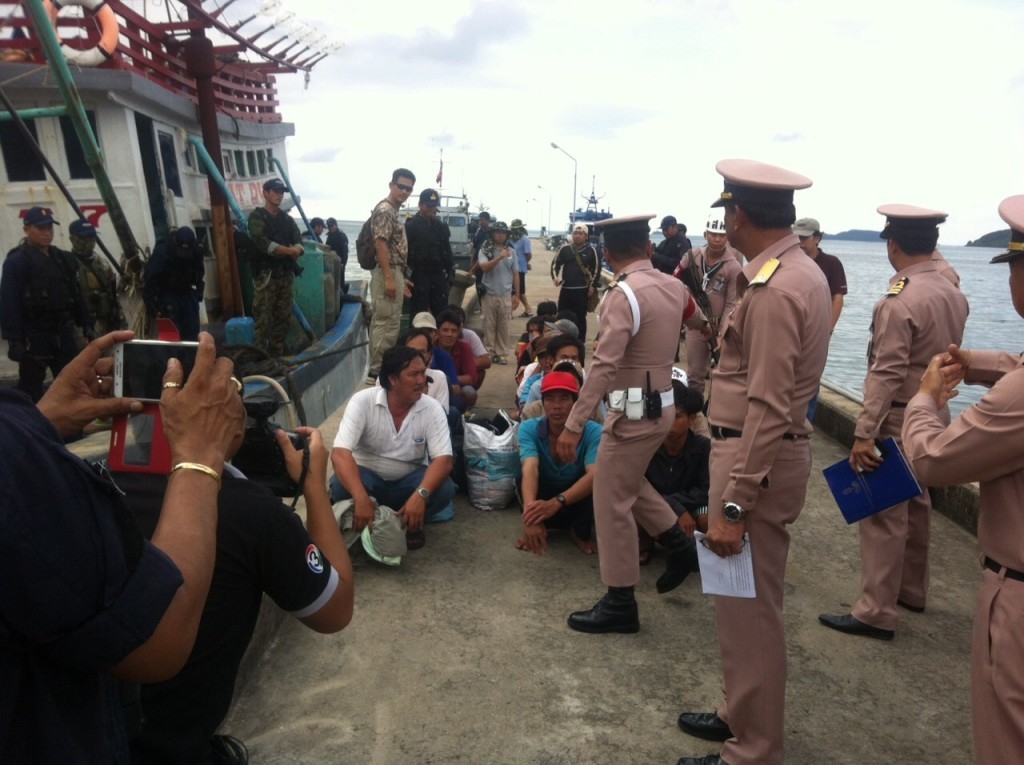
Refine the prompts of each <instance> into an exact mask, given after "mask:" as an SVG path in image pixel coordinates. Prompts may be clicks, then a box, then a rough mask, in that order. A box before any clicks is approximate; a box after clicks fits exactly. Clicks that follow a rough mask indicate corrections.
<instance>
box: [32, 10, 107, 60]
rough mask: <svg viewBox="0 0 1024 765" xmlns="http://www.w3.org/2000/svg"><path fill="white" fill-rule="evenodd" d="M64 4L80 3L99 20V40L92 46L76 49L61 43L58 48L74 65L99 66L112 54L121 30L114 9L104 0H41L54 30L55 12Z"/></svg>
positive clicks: (55, 25)
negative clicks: (85, 48)
mask: <svg viewBox="0 0 1024 765" xmlns="http://www.w3.org/2000/svg"><path fill="white" fill-rule="evenodd" d="M66 5H80V6H82V7H83V8H84V9H85V10H86V11H88V12H89V13H90V14H92V15H93V16H95V17H96V18H97V19H98V20H99V22H100V41H99V43H98V44H97V45H96V46H95V47H94V48H89V49H88V50H76V49H75V48H69V47H68V46H67V45H64V44H63V43H61V46H60V49H61V52H62V53H63V54H64V58H65V59H67V62H68V63H69V64H75V65H76V66H99V65H100V64H102V63H103V62H104V61H106V60H107V59H109V58H110V57H111V56H113V55H114V51H116V50H117V40H118V38H119V37H120V34H121V30H120V28H119V27H118V24H117V15H116V14H115V13H114V9H113V8H111V7H110V6H109V5H107V3H106V0H43V8H45V9H46V15H47V16H49V17H50V23H51V24H53V29H54V31H56V30H57V14H58V13H60V9H61V8H63V7H64V6H66Z"/></svg>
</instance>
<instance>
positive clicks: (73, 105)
mask: <svg viewBox="0 0 1024 765" xmlns="http://www.w3.org/2000/svg"><path fill="white" fill-rule="evenodd" d="M24 7H25V10H26V12H27V13H28V15H29V17H30V18H31V20H32V26H34V27H35V30H36V35H37V36H38V39H39V42H40V44H41V45H42V48H43V53H44V55H45V56H46V60H47V62H48V63H49V65H50V71H51V72H52V73H53V77H54V79H55V80H56V82H57V88H58V90H60V94H61V98H63V99H64V105H65V106H66V107H67V114H68V117H70V118H71V124H72V125H74V128H75V133H76V134H77V135H78V140H79V142H80V143H81V144H82V150H83V151H84V152H85V161H86V162H87V163H88V165H89V169H90V170H91V171H92V174H93V178H94V179H95V181H96V187H97V188H98V189H99V192H100V196H101V197H103V201H104V203H105V204H106V205H107V213H108V214H109V215H110V221H111V223H113V225H114V231H115V232H116V233H117V238H118V241H119V242H120V243H121V249H122V251H123V252H124V258H125V265H126V266H127V267H128V271H129V272H130V273H131V274H132V276H133V278H134V279H135V280H136V281H138V280H140V279H141V277H142V261H141V260H140V259H139V244H138V242H137V241H136V240H135V235H134V234H133V233H132V229H131V226H130V225H129V224H128V218H127V217H125V214H124V210H123V209H121V203H120V202H119V201H118V199H117V194H116V193H115V192H114V186H113V184H112V183H111V182H110V176H109V175H107V168H106V166H105V165H104V164H103V153H102V152H101V151H100V147H99V144H98V143H97V142H96V136H95V135H93V132H92V127H91V126H90V125H89V120H88V119H87V118H86V116H85V107H84V106H82V99H81V98H80V97H79V95H78V89H77V88H76V87H75V84H74V81H73V80H72V78H71V70H70V69H69V68H68V62H67V61H65V59H64V54H63V53H61V50H60V41H59V40H58V39H57V32H56V30H55V29H54V28H53V25H51V24H50V18H49V16H47V15H46V11H45V10H43V2H42V0H27V1H26V2H25V4H24Z"/></svg>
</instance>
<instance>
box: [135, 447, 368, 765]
mask: <svg viewBox="0 0 1024 765" xmlns="http://www.w3.org/2000/svg"><path fill="white" fill-rule="evenodd" d="M297 432H298V433H299V434H300V435H302V436H303V437H304V438H307V439H308V440H309V447H310V449H309V451H310V461H309V475H308V476H307V478H306V480H305V482H304V485H303V497H304V498H305V501H306V517H307V521H306V523H307V526H308V531H307V528H306V527H303V525H302V521H301V520H300V518H299V516H298V515H296V514H295V513H294V512H292V511H291V510H290V509H289V508H288V507H286V506H285V505H283V504H282V503H281V501H280V500H279V499H278V498H277V497H275V496H274V495H273V494H271V493H270V492H269V491H268V490H267V489H266V488H264V487H262V486H259V485H258V484H255V483H252V482H250V481H248V480H246V479H245V478H244V476H242V475H241V473H239V472H238V471H236V470H234V469H233V468H231V467H230V466H226V467H225V471H224V476H223V485H222V488H221V492H220V495H219V497H218V506H219V507H218V509H219V516H218V520H217V558H216V563H215V568H214V572H213V581H212V582H211V584H210V593H209V595H208V597H207V599H206V606H205V607H204V609H203V616H202V619H201V620H200V623H199V632H198V634H197V636H196V642H195V647H194V648H193V650H192V653H191V654H190V655H189V658H188V662H187V663H186V664H185V667H184V668H183V669H182V671H181V672H180V673H179V674H178V675H177V676H176V677H173V678H172V679H170V680H167V681H165V682H162V683H155V684H152V685H144V686H142V687H141V702H142V714H143V718H144V719H143V723H142V727H141V730H140V732H139V733H138V734H137V735H136V736H135V738H134V739H133V740H132V763H133V765H170V764H171V763H175V764H177V763H208V762H209V763H214V762H218V763H219V762H245V761H246V760H245V759H244V758H243V757H242V756H241V753H242V752H244V747H241V746H237V749H238V750H239V751H236V752H233V751H232V746H233V745H238V744H239V742H234V741H233V740H230V739H228V740H226V739H225V737H222V736H215V735H214V734H215V732H216V730H217V728H218V727H219V726H220V724H221V722H222V721H223V719H224V717H225V715H227V712H228V709H229V707H230V706H231V698H232V695H233V693H234V688H235V677H236V676H237V674H238V667H239V664H240V663H241V661H242V656H243V655H244V653H245V650H246V648H247V647H248V645H249V641H250V640H251V639H252V634H253V630H254V629H255V626H256V620H257V617H258V616H259V611H260V604H261V602H262V599H263V594H264V593H266V594H267V595H269V596H270V597H271V598H272V599H273V600H274V602H275V603H277V605H278V606H279V607H280V608H282V609H283V610H285V611H287V612H288V613H290V614H291V615H292V616H294V617H296V618H297V619H299V620H301V621H302V622H303V623H304V624H305V625H306V626H307V627H309V628H310V629H312V630H315V631H316V632H323V633H331V632H337V631H339V630H341V629H344V627H345V626H346V625H347V624H348V622H349V621H350V620H351V618H352V597H353V587H352V564H351V561H350V560H349V557H348V551H347V549H346V547H345V543H344V541H343V540H342V538H341V532H340V531H339V529H338V524H337V523H336V522H335V519H334V513H333V511H332V509H331V505H330V500H329V499H328V497H327V488H326V483H325V476H326V472H327V452H326V451H325V449H324V446H323V441H322V439H321V437H320V433H319V431H317V430H316V429H313V428H298V429H297ZM278 433H279V435H278V444H279V446H280V447H281V448H282V450H283V451H284V453H285V460H286V462H287V464H288V472H289V475H291V476H292V478H293V480H298V478H299V477H300V475H301V470H302V467H301V460H302V452H300V451H296V450H295V449H294V448H293V447H292V446H291V444H290V443H288V439H287V437H286V436H284V435H283V431H278ZM240 443H241V439H239V444H240ZM237 448H238V444H235V446H234V449H232V451H231V452H230V453H231V454H234V452H235V451H237ZM115 480H116V482H117V484H118V485H119V486H120V488H121V489H122V490H123V491H124V492H125V494H126V496H125V502H126V503H127V505H128V507H129V509H130V510H131V512H132V514H133V515H134V516H135V518H136V520H137V521H138V523H139V526H140V527H141V529H142V531H143V533H144V534H145V535H146V536H147V537H148V536H151V535H152V534H153V531H154V529H155V528H156V524H157V521H158V519H159V515H160V505H161V502H162V498H163V494H164V488H165V486H166V483H167V478H166V477H164V476H155V475H144V474H141V473H118V474H117V475H116V476H115Z"/></svg>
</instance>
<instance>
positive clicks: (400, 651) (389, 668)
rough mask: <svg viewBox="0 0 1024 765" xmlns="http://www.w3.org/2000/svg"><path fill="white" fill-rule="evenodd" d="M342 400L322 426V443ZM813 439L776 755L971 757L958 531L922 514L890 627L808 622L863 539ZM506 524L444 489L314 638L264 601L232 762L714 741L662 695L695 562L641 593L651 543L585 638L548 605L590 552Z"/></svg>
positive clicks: (690, 682) (693, 588) (795, 532)
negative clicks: (909, 600)
mask: <svg viewBox="0 0 1024 765" xmlns="http://www.w3.org/2000/svg"><path fill="white" fill-rule="evenodd" d="M535 253H536V254H535V255H534V260H533V270H532V271H531V272H530V274H529V277H528V279H527V289H528V295H529V299H530V302H531V305H532V306H533V307H534V308H536V304H537V301H538V300H541V299H546V298H552V297H554V295H555V289H554V287H553V286H552V285H551V283H550V281H549V280H548V279H547V273H548V264H549V263H550V257H551V254H550V253H547V252H545V251H544V250H543V248H542V246H541V245H540V244H539V242H535ZM517 313H518V312H517ZM471 318H472V317H471ZM471 323H472V321H471ZM590 323H591V325H592V326H593V325H596V323H597V322H596V321H591V322H590ZM524 325H525V319H516V320H515V321H514V322H513V326H514V327H515V328H516V329H517V331H519V330H520V328H521V327H523V326H524ZM592 331H593V330H592ZM588 351H589V347H588ZM513 371H514V367H513V366H511V365H510V366H509V367H496V368H493V369H492V370H491V371H490V372H489V373H488V375H487V380H486V382H485V383H484V385H483V387H482V389H481V400H480V405H479V407H478V409H479V410H481V411H484V412H493V411H496V410H497V409H498V408H500V407H510V406H511V404H512V396H513V391H514V386H513V381H512V375H513ZM834 398H838V397H834V396H830V395H829V394H828V393H826V392H824V391H823V399H822V404H821V405H820V407H819V422H820V423H821V422H827V421H828V420H829V419H830V418H834V420H835V422H837V423H841V422H843V421H845V420H844V418H843V417H842V416H840V414H838V413H840V412H841V410H842V406H840V404H841V402H836V401H833V399H834ZM854 415H855V412H854ZM340 417H341V412H340V411H339V412H338V413H335V414H334V415H333V416H332V417H330V418H329V419H328V420H327V421H326V422H324V423H323V424H322V425H321V430H322V431H323V433H324V437H325V440H326V441H327V443H328V444H330V443H331V442H332V441H333V438H334V434H335V432H336V430H337V427H338V423H339V422H340ZM829 429H830V431H831V432H836V433H840V428H839V426H838V425H836V426H829ZM840 439H841V440H842V436H841V434H840ZM812 447H813V455H814V468H813V471H812V477H811V482H810V485H809V487H808V495H807V503H806V506H805V508H804V511H803V513H802V515H801V517H800V519H799V520H798V521H797V523H795V524H794V525H793V526H792V527H791V532H792V545H791V549H790V555H789V567H788V571H787V576H786V622H787V634H788V641H789V659H790V661H789V685H788V693H787V708H786V746H787V756H786V762H787V763H792V764H793V765H812V764H813V765H817V764H819V763H831V764H832V765H847V764H848V765H854V764H857V765H860V764H861V763H865V762H904V763H925V762H943V763H947V762H948V763H970V762H973V755H972V745H971V735H970V718H969V701H968V656H969V651H970V629H971V622H972V619H973V603H974V593H975V590H976V587H977V584H978V582H979V579H980V574H979V564H978V558H977V548H976V540H975V539H974V537H973V536H972V535H971V534H970V533H968V531H966V530H965V529H964V528H963V527H962V526H961V525H958V524H957V523H954V522H953V521H951V520H949V519H947V518H946V517H944V516H942V515H940V514H938V513H936V514H935V517H934V519H933V524H932V581H931V591H930V594H929V599H928V606H927V611H926V612H925V613H924V614H911V613H906V612H904V613H903V614H901V622H900V624H899V627H898V629H897V634H896V638H895V640H893V641H892V642H891V643H885V642H879V641H875V640H870V639H866V638H859V637H850V636H845V635H841V634H839V633H836V632H833V631H830V630H827V629H825V628H824V627H822V626H821V625H819V624H818V622H817V615H818V614H819V613H823V612H828V613H840V612H845V611H847V610H849V608H850V605H851V604H852V602H853V600H854V599H855V598H856V597H857V595H858V593H859V578H860V577H859V571H860V553H859V544H858V534H857V529H856V528H855V527H849V526H847V525H846V524H845V522H844V521H843V520H842V517H841V516H840V514H839V511H838V509H837V508H836V506H835V503H834V502H833V500H832V497H831V495H830V494H829V492H828V489H827V487H826V485H825V482H824V480H823V478H822V477H821V468H823V467H824V466H826V465H828V464H831V463H832V462H835V461H836V460H838V459H841V458H842V457H844V456H845V455H847V454H848V450H847V447H846V446H844V445H842V443H841V442H840V441H837V440H833V438H831V437H830V436H829V435H826V433H825V432H824V431H823V430H821V429H820V428H819V431H818V433H816V436H815V438H814V439H813V441H812ZM964 491H965V492H966V494H965V495H964V496H969V495H970V488H969V487H968V488H967V489H965V490H964ZM968 504H969V501H965V506H966V505H968ZM965 525H967V526H969V525H970V523H969V522H968V523H966V524H965ZM519 530H520V515H519V508H518V506H515V505H513V506H510V507H509V508H507V509H505V510H503V511H497V512H481V511H479V510H476V509H475V508H473V507H472V506H471V505H470V503H469V501H468V498H467V497H465V496H464V495H460V496H459V498H458V500H457V504H456V517H455V519H454V520H453V521H451V522H449V523H445V524H438V525H431V526H428V527H427V529H426V532H427V545H426V547H424V548H423V549H422V550H418V551H415V552H412V553H410V554H409V555H407V556H406V558H405V559H404V560H403V562H402V564H401V566H399V567H397V568H389V567H385V566H382V565H380V564H377V563H375V562H374V561H372V560H370V559H369V558H368V557H366V556H365V554H363V553H361V552H360V553H357V554H356V556H355V566H356V577H357V580H356V610H355V617H354V619H353V622H352V624H351V625H350V626H349V627H348V628H347V629H346V630H345V631H344V632H342V633H340V634H338V635H333V636H322V635H317V634H315V633H313V632H311V631H309V630H307V629H305V628H304V627H303V626H302V625H301V624H299V623H298V622H297V621H294V620H291V619H287V618H282V617H281V616H280V615H279V613H278V612H276V608H275V607H274V606H273V604H272V603H269V601H268V602H267V607H266V608H265V609H264V611H265V615H264V622H263V625H262V626H261V628H260V636H259V637H260V640H259V641H258V643H257V644H256V645H254V648H253V650H252V651H251V652H250V656H249V659H248V661H249V665H248V669H247V671H246V674H245V677H244V678H243V680H242V682H241V683H240V688H239V691H238V693H237V694H236V703H235V706H234V708H233V710H232V712H231V714H230V716H229V718H228V720H227V721H226V723H225V726H224V730H223V732H225V733H230V734H231V735H234V736H237V737H239V738H240V739H242V740H243V741H244V742H245V743H246V744H247V746H248V747H249V751H250V755H251V762H253V763H275V764H276V765H291V764H293V763H295V764H297V763H358V764H360V765H363V764H370V763H373V764H375V765H377V764H379V765H405V764H406V763H408V764H412V763H416V764H419V763H438V764H445V763H469V764H472V765H477V764H481V763H494V764H502V763H531V764H533V763H543V764H545V765H556V764H562V763H564V764H565V765H569V764H570V763H571V764H573V765H577V764H579V763H602V764H605V763H675V762H676V760H677V759H678V758H679V757H681V756H684V755H686V756H696V755H703V754H707V753H711V752H717V751H718V745H716V744H713V743H708V742H703V741H700V740H697V739H694V738H691V737H689V736H687V735H685V734H683V733H682V732H681V731H680V730H679V729H678V728H677V727H676V717H677V716H678V714H679V713H680V712H681V711H710V710H713V709H714V708H715V706H716V704H717V703H718V701H719V695H720V693H721V665H720V660H719V652H718V643H717V638H716V633H715V625H714V614H713V608H712V604H711V600H710V598H708V597H706V596H704V595H702V594H701V591H700V579H699V577H698V576H696V575H693V576H691V577H690V578H689V579H688V580H687V581H686V582H685V583H684V584H683V585H682V586H680V587H679V588H678V589H676V590H675V591H673V592H672V593H669V594H667V595H658V594H657V593H656V591H655V589H654V581H655V579H657V577H658V575H659V574H660V573H661V571H662V569H663V566H664V556H663V555H662V554H656V555H655V557H654V559H653V561H652V563H651V564H650V566H649V567H647V568H644V569H641V582H640V584H639V586H638V587H637V598H638V601H639V604H640V620H641V630H640V632H639V634H636V635H582V634H579V633H575V632H572V631H571V630H569V629H568V627H567V626H566V622H565V620H566V617H567V616H568V614H569V613H570V612H571V611H574V610H578V609H581V608H589V607H590V606H591V605H592V604H593V603H594V601H596V600H597V598H598V597H599V596H600V595H601V594H602V592H603V589H604V588H603V586H602V584H601V582H600V576H599V573H598V565H597V559H596V558H594V557H588V556H585V555H583V554H582V553H580V552H579V551H578V550H577V548H576V547H575V546H574V545H573V544H572V543H571V542H570V541H569V539H568V537H567V536H565V535H559V534H558V533H557V532H555V533H553V534H552V539H551V541H552V544H551V549H550V550H549V552H548V554H547V555H545V556H543V557H539V558H538V557H534V556H532V555H530V554H528V553H524V552H520V551H518V550H516V549H515V548H514V547H513V543H514V541H515V539H516V537H517V536H518V533H519ZM356 549H358V547H357V548H356ZM753 553H754V554H755V555H756V554H757V550H756V547H755V549H754V550H753Z"/></svg>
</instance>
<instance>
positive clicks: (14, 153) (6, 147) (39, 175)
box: [0, 120, 46, 183]
mask: <svg viewBox="0 0 1024 765" xmlns="http://www.w3.org/2000/svg"><path fill="white" fill-rule="evenodd" d="M25 124H26V125H28V130H29V132H30V133H31V134H32V137H33V138H35V139H36V141H37V142H38V140H39V134H38V133H37V132H36V121H35V120H25ZM0 149H2V150H3V157H4V166H5V167H6V168H7V180H8V181H9V182H10V183H14V182H16V181H42V180H45V179H46V173H45V171H44V170H43V163H42V162H41V161H40V160H39V157H37V156H36V153H35V151H34V150H33V149H32V147H31V146H30V145H29V143H28V142H27V141H26V140H25V139H24V138H23V137H22V135H21V131H20V130H18V126H17V125H15V124H14V123H13V122H0Z"/></svg>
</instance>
